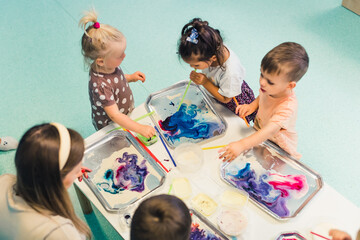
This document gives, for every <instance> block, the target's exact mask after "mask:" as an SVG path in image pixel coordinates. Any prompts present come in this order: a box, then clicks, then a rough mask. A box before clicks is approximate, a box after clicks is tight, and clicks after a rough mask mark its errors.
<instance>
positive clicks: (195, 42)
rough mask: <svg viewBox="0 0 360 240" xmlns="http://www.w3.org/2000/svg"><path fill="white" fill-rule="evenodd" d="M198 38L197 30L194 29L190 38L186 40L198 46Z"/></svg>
mask: <svg viewBox="0 0 360 240" xmlns="http://www.w3.org/2000/svg"><path fill="white" fill-rule="evenodd" d="M198 36H199V33H198V31H197V30H196V28H194V27H193V29H191V34H190V36H189V37H187V38H186V41H188V42H191V43H194V44H197V43H198V42H199V40H198V39H197V38H198Z"/></svg>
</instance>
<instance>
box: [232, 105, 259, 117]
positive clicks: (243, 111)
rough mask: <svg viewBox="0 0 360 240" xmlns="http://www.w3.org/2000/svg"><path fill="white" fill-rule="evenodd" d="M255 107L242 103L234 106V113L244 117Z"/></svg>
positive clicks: (253, 110)
mask: <svg viewBox="0 0 360 240" xmlns="http://www.w3.org/2000/svg"><path fill="white" fill-rule="evenodd" d="M255 110H256V109H253V108H252V106H251V104H242V105H239V106H237V107H236V109H235V113H236V114H238V115H239V117H246V116H248V115H250V114H252V113H253V112H255Z"/></svg>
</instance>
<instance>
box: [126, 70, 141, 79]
mask: <svg viewBox="0 0 360 240" xmlns="http://www.w3.org/2000/svg"><path fill="white" fill-rule="evenodd" d="M126 79H127V81H128V82H136V81H139V80H140V81H142V82H145V74H144V73H142V72H139V71H136V72H134V73H133V74H130V75H128V76H127V78H126Z"/></svg>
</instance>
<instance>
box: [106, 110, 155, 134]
mask: <svg viewBox="0 0 360 240" xmlns="http://www.w3.org/2000/svg"><path fill="white" fill-rule="evenodd" d="M104 110H105V112H106V114H107V115H108V116H109V118H110V119H111V120H112V121H113V122H115V123H117V124H119V125H120V126H121V127H123V128H126V129H129V130H131V131H134V132H137V133H140V134H141V135H143V136H144V137H146V138H150V137H152V136H154V135H155V129H154V128H153V127H151V126H148V125H142V124H140V123H137V122H135V121H134V120H132V119H131V118H129V117H128V116H127V115H125V114H123V113H121V112H120V111H119V108H118V106H117V105H116V104H113V105H110V106H106V107H104Z"/></svg>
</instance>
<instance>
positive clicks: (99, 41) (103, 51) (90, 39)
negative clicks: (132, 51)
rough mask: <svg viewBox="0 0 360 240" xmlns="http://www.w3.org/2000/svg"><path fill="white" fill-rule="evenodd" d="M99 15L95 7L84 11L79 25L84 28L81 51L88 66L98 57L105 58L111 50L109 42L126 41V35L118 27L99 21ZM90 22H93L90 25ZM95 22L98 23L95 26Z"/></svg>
mask: <svg viewBox="0 0 360 240" xmlns="http://www.w3.org/2000/svg"><path fill="white" fill-rule="evenodd" d="M97 18H98V15H97V13H96V12H95V10H94V9H92V10H90V11H86V12H84V16H83V17H82V18H81V19H80V21H79V26H80V27H81V28H82V29H84V34H83V36H82V38H81V53H82V55H83V56H84V61H85V64H86V65H87V66H90V65H91V64H92V63H93V62H94V61H95V60H96V59H97V58H99V57H103V58H105V57H106V56H107V55H108V54H109V53H110V52H111V49H109V42H113V41H116V42H119V41H120V42H122V41H124V42H125V37H124V35H123V34H122V32H120V31H119V30H117V29H116V28H114V27H112V26H110V25H107V24H100V23H98V21H97ZM89 23H93V24H91V25H89V26H88V24H89ZM94 24H96V25H97V26H96V25H95V26H96V27H95V26H94Z"/></svg>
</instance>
